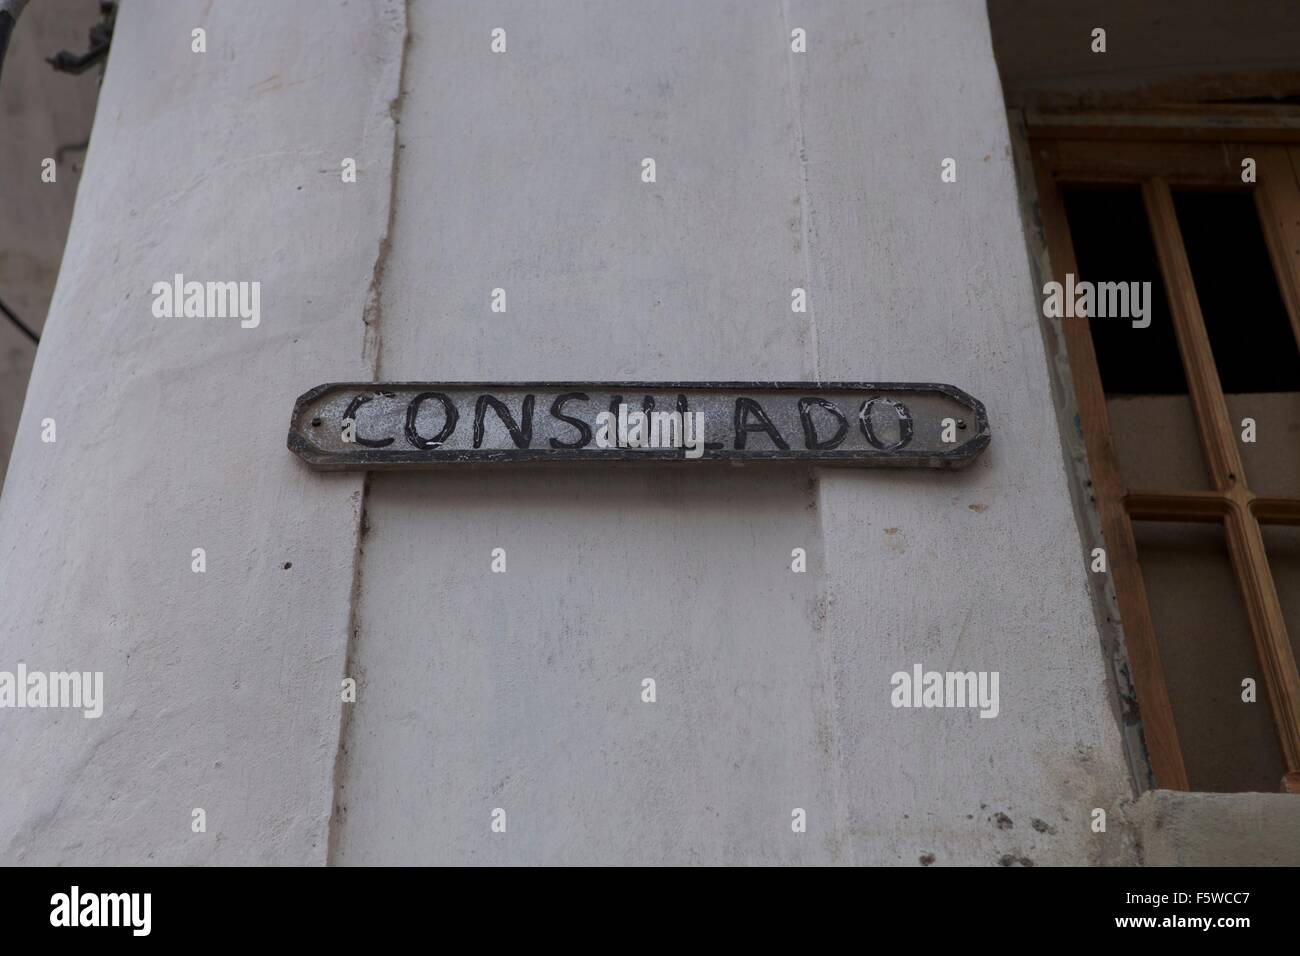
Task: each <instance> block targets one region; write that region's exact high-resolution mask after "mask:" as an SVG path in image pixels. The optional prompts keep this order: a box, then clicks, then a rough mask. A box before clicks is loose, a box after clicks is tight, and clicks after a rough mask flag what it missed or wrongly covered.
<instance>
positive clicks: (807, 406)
mask: <svg viewBox="0 0 1300 956" xmlns="http://www.w3.org/2000/svg"><path fill="white" fill-rule="evenodd" d="M814 405H816V406H817V407H819V408H824V409H825V410H826V411H828V412H830V413H831V415H833V416H834V417H835V420H836V422H838V427H837V429H836V432H835V434H834V435H832V436H831V437H830V438H826V439H823V440H820V441H819V440H818V438H817V426H816V425H815V424H813V420H812V407H813V406H814ZM799 421H800V422H802V423H803V443H804V447H805V448H817V449H829V448H839V447H840V445H841V444H843V442H844V436H845V435H847V434H848V433H849V420H848V419H847V418H845V417H844V413H843V412H841V411H840V407H839V406H838V405H836V404H835V403H834V402H830V401H827V400H826V399H824V398H801V399H799Z"/></svg>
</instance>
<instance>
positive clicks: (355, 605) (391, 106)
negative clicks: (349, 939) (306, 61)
mask: <svg viewBox="0 0 1300 956" xmlns="http://www.w3.org/2000/svg"><path fill="white" fill-rule="evenodd" d="M410 43H411V29H410V0H404V2H403V3H402V42H401V53H400V63H399V65H398V70H397V94H396V95H395V96H394V97H393V99H391V100H390V101H389V103H388V116H389V118H390V119H391V120H392V125H393V131H392V142H391V144H390V150H391V155H392V159H391V161H390V163H389V167H388V208H387V210H386V216H385V222H384V232H383V235H381V236H380V237H379V248H378V250H377V251H376V253H375V265H374V269H373V270H372V271H371V275H370V289H369V291H368V293H367V296H366V304H365V307H364V308H363V309H362V313H361V320H362V323H363V325H364V330H363V333H362V344H361V357H362V359H363V360H365V359H367V358H368V359H369V360H370V374H371V380H372V381H376V382H377V381H379V378H380V369H381V367H382V361H383V355H382V349H381V339H380V325H381V319H382V318H383V300H382V286H383V280H384V273H385V270H386V269H387V267H388V255H389V253H390V252H391V250H392V241H393V224H394V222H395V220H396V218H397V176H398V165H399V163H400V160H401V152H402V151H401V148H400V142H399V139H400V137H399V135H398V134H399V125H400V122H401V119H400V116H399V114H400V112H401V104H402V95H403V92H404V91H405V89H406V64H407V53H408V50H409V48H410ZM370 478H371V473H370V472H368V471H367V472H366V473H365V475H364V477H363V478H362V481H361V502H360V507H359V508H358V512H357V526H356V536H355V538H354V546H353V552H352V587H351V591H350V594H349V596H348V623H347V633H346V636H345V640H346V647H345V650H344V655H343V677H344V678H347V677H352V678H354V679H357V674H356V659H357V641H358V632H359V630H360V621H359V620H358V612H359V608H360V604H361V582H362V577H363V573H364V556H365V538H366V533H367V532H368V531H369V524H368V519H367V514H366V508H367V506H368V504H369V499H370ZM360 683H361V682H360V680H359V679H357V684H358V687H359V686H360ZM357 697H358V700H359V699H360V692H359V691H358V695H357ZM355 706H356V703H355V702H354V703H351V704H349V703H346V702H344V701H343V700H342V699H341V695H340V701H339V708H340V710H339V735H338V742H337V745H336V747H335V751H334V772H333V774H332V781H331V783H332V787H331V789H332V793H331V797H330V814H329V833H328V838H327V840H326V848H325V864H326V865H327V866H328V865H329V864H331V863H333V862H334V860H335V858H336V856H337V854H338V848H339V839H340V828H341V826H342V823H343V814H344V813H346V807H345V806H344V803H343V799H342V797H343V793H342V791H343V777H344V772H345V770H346V762H347V761H346V758H347V746H348V734H349V729H350V727H351V724H352V709H353V707H355Z"/></svg>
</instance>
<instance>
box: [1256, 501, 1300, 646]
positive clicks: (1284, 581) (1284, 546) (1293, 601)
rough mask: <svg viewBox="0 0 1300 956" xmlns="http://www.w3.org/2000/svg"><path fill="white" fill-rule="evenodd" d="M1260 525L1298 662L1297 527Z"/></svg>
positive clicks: (1299, 548)
mask: <svg viewBox="0 0 1300 956" xmlns="http://www.w3.org/2000/svg"><path fill="white" fill-rule="evenodd" d="M1262 528H1263V531H1264V549H1265V550H1266V551H1267V552H1268V563H1269V568H1270V569H1271V570H1272V572H1273V586H1274V587H1276V588H1277V599H1278V601H1279V602H1280V603H1281V605H1282V616H1283V617H1284V618H1286V631H1287V636H1288V637H1290V638H1291V653H1292V654H1293V655H1294V656H1295V659H1296V660H1297V661H1300V528H1297V527H1292V526H1289V525H1269V524H1266V525H1263V526H1262Z"/></svg>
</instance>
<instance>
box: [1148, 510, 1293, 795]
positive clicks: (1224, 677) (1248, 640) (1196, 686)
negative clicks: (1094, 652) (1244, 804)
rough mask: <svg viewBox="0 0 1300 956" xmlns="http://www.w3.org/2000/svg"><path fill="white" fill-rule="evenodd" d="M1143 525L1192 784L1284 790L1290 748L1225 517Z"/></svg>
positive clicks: (1156, 616) (1155, 616)
mask: <svg viewBox="0 0 1300 956" xmlns="http://www.w3.org/2000/svg"><path fill="white" fill-rule="evenodd" d="M1133 532H1134V536H1135V538H1136V540H1137V546H1138V560H1139V563H1140V564H1141V566H1142V577H1143V580H1144V582H1145V584H1146V590H1147V600H1148V603H1149V604H1150V607H1151V618H1152V620H1153V622H1154V624H1155V631H1156V642H1157V644H1158V645H1159V648H1160V658H1161V663H1162V665H1163V667H1164V672H1165V682H1166V684H1167V685H1168V688H1169V699H1170V705H1171V706H1172V708H1173V712H1174V723H1175V724H1176V725H1177V727H1178V736H1179V740H1180V742H1181V744H1182V750H1183V762H1184V764H1185V765H1186V767H1187V777H1188V783H1189V785H1190V786H1191V789H1193V790H1206V791H1220V792H1232V791H1247V790H1257V791H1264V792H1269V793H1276V792H1277V791H1278V789H1279V787H1280V784H1281V780H1282V774H1283V772H1284V767H1283V764H1282V753H1281V748H1280V746H1279V744H1278V737H1277V732H1276V730H1275V728H1274V726H1273V718H1272V713H1271V711H1270V705H1269V698H1268V690H1267V688H1266V687H1265V686H1264V679H1263V673H1262V671H1261V669H1260V666H1259V660H1258V657H1257V656H1256V653H1255V644H1254V641H1253V639H1252V637H1251V633H1250V627H1249V624H1248V622H1247V618H1246V612H1245V608H1244V606H1243V604H1242V601H1241V597H1240V592H1239V591H1238V588H1237V581H1236V577H1235V576H1234V574H1233V571H1232V566H1231V563H1230V559H1229V556H1228V547H1227V540H1226V536H1225V532H1224V529H1223V526H1222V525H1220V524H1187V523H1175V522H1156V521H1135V522H1134V523H1133ZM1245 678H1253V679H1254V681H1255V693H1256V699H1255V702H1254V703H1247V702H1244V701H1243V700H1242V696H1241V695H1242V680H1243V679H1245Z"/></svg>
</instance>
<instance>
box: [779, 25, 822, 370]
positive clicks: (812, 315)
mask: <svg viewBox="0 0 1300 956" xmlns="http://www.w3.org/2000/svg"><path fill="white" fill-rule="evenodd" d="M781 17H782V19H783V20H784V21H785V33H786V36H787V37H788V36H789V35H790V29H791V27H790V2H789V0H781ZM785 57H786V67H787V70H788V72H789V91H790V94H789V107H790V112H791V115H792V117H793V121H794V134H795V140H794V145H795V156H796V158H797V159H798V161H799V226H800V237H799V252H800V258H801V260H802V263H803V287H804V305H805V307H806V308H807V310H808V311H807V313H806V314H807V316H808V323H807V325H808V350H809V352H810V353H811V356H812V377H813V381H815V382H820V381H821V354H820V348H819V347H818V343H817V316H816V308H817V307H816V304H815V302H814V300H813V296H812V291H811V290H812V260H811V258H810V257H811V251H810V247H811V244H812V242H811V240H812V225H811V220H812V213H811V211H810V208H809V206H810V199H809V195H808V148H807V143H806V142H805V140H804V131H803V107H802V105H801V104H800V102H799V83H798V78H797V77H796V75H795V68H794V57H795V54H794V51H793V50H791V49H790V47H789V45H788V43H787V46H786V53H785Z"/></svg>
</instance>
